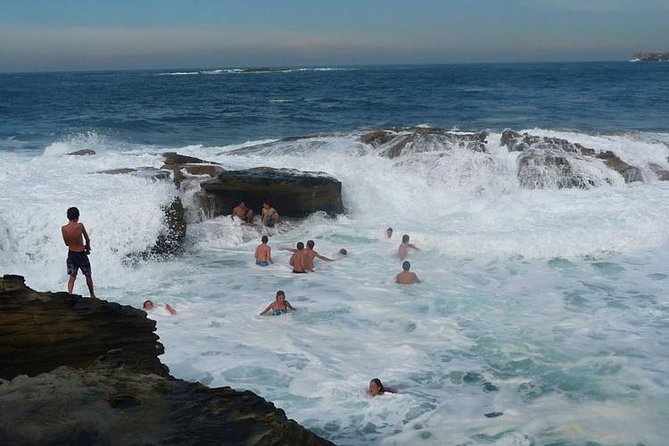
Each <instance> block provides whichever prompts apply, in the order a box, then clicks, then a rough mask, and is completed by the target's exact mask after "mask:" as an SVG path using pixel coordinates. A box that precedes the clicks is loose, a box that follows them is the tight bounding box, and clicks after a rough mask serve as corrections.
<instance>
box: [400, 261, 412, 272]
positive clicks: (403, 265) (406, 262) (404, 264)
mask: <svg viewBox="0 0 669 446" xmlns="http://www.w3.org/2000/svg"><path fill="white" fill-rule="evenodd" d="M409 268H411V263H409V261H408V260H405V261H404V263H402V269H403V270H404V271H409Z"/></svg>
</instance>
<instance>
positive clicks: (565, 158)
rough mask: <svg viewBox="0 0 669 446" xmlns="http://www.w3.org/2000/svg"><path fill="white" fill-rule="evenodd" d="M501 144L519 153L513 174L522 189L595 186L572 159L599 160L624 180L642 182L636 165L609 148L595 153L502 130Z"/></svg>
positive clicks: (564, 141)
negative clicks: (516, 167)
mask: <svg viewBox="0 0 669 446" xmlns="http://www.w3.org/2000/svg"><path fill="white" fill-rule="evenodd" d="M501 143H502V145H503V146H505V147H506V148H507V149H508V150H509V151H510V152H520V154H519V155H518V172H517V177H518V180H519V181H520V184H521V186H523V187H526V188H530V189H535V188H544V187H558V188H564V187H578V188H588V187H592V186H596V185H597V184H595V182H594V180H593V179H592V178H590V177H588V175H587V173H586V172H584V171H583V170H579V169H577V168H576V166H575V164H574V163H575V162H576V161H582V162H588V161H594V160H601V161H602V162H603V163H604V165H605V166H606V167H608V168H609V169H612V170H614V171H616V172H618V173H619V174H620V175H621V176H622V177H623V179H624V180H625V182H626V183H631V182H636V181H643V177H642V175H641V170H640V169H639V168H638V167H636V166H631V165H630V164H627V163H626V162H624V161H623V160H622V159H620V157H618V156H617V155H615V154H614V153H613V152H611V151H603V152H597V151H595V150H593V149H590V148H587V147H584V146H582V145H581V144H574V143H571V142H569V141H567V140H564V139H559V138H550V137H544V136H533V135H528V134H527V133H523V134H520V133H516V132H513V131H511V130H506V131H504V133H502V138H501Z"/></svg>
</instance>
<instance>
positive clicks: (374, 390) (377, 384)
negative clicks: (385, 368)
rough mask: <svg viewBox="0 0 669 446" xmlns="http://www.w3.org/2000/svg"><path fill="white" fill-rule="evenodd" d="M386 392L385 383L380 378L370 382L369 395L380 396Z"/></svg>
mask: <svg viewBox="0 0 669 446" xmlns="http://www.w3.org/2000/svg"><path fill="white" fill-rule="evenodd" d="M383 392H384V388H383V383H382V382H381V380H380V379H379V378H374V379H372V380H371V381H370V382H369V393H370V394H371V395H374V396H375V395H380V394H382V393H383Z"/></svg>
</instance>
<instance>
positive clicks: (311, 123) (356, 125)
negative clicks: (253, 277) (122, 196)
mask: <svg viewBox="0 0 669 446" xmlns="http://www.w3.org/2000/svg"><path fill="white" fill-rule="evenodd" d="M420 124H427V125H430V126H435V127H443V128H449V129H450V128H459V129H477V130H486V129H488V130H502V129H505V128H511V129H524V128H545V129H561V130H565V129H569V130H578V131H583V132H587V133H617V132H624V131H651V132H662V131H667V130H668V129H669V64H666V63H628V62H607V63H605V62H602V63H542V64H473V65H434V66H427V65H426V66H382V67H374V66H373V67H343V68H320V69H319V68H315V69H312V68H302V69H299V68H295V69H285V70H282V69H279V70H272V69H268V70H226V69H220V70H183V71H172V72H170V71H121V72H70V73H26V74H0V150H6V149H16V148H24V149H29V150H39V149H40V148H44V147H45V145H47V144H49V143H51V142H53V141H54V140H57V139H62V138H69V137H71V136H72V135H74V134H80V133H82V132H96V133H98V134H101V135H105V136H106V137H109V138H112V139H115V140H119V141H125V142H129V143H141V144H156V145H168V146H179V145H185V144H203V145H225V144H234V143H242V142H245V141H250V140H257V139H267V138H284V137H290V136H305V135H311V134H322V133H334V132H351V131H354V130H359V129H367V128H392V127H410V126H415V125H420Z"/></svg>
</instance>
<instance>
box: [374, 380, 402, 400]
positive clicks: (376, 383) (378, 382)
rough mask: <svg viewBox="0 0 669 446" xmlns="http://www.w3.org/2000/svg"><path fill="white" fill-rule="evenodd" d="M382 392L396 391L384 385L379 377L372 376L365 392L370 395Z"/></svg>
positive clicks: (381, 393)
mask: <svg viewBox="0 0 669 446" xmlns="http://www.w3.org/2000/svg"><path fill="white" fill-rule="evenodd" d="M384 393H397V391H396V390H394V389H391V388H389V387H385V386H384V385H383V383H382V382H381V380H380V379H379V378H374V379H372V380H371V381H370V382H369V388H368V389H367V394H368V395H370V396H378V395H383V394H384Z"/></svg>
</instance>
